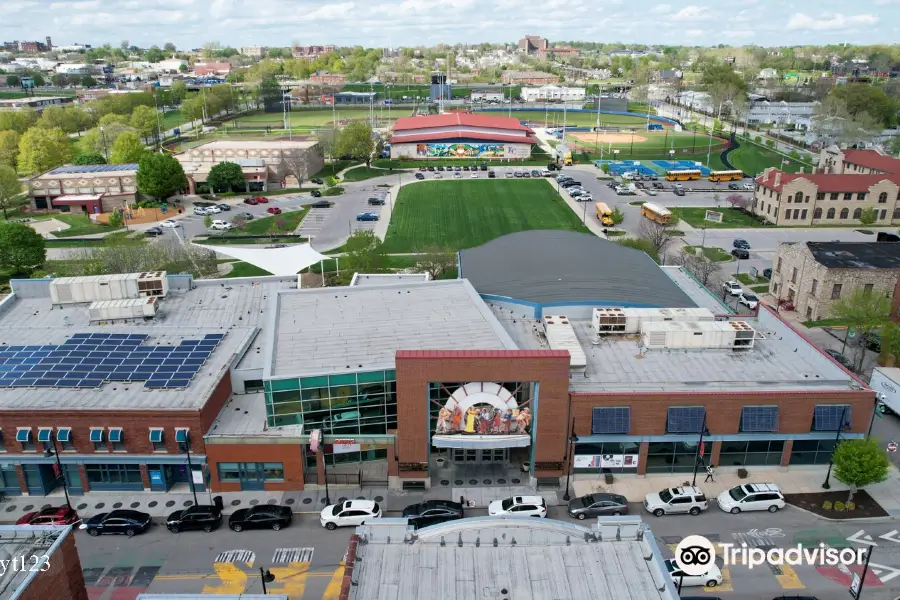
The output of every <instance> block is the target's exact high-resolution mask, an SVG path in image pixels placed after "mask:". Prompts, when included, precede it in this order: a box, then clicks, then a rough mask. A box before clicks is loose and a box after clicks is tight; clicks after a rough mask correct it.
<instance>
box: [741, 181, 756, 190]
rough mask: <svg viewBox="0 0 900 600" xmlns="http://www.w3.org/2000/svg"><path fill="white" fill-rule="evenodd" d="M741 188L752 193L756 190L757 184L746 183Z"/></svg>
mask: <svg viewBox="0 0 900 600" xmlns="http://www.w3.org/2000/svg"><path fill="white" fill-rule="evenodd" d="M741 187H742V188H744V189H745V190H747V191H750V192H752V191H753V190H755V189H756V184H755V183H745V184H743V185H742V186H741Z"/></svg>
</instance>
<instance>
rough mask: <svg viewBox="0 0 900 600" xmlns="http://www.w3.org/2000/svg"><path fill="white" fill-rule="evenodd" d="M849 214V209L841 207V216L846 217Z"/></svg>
mask: <svg viewBox="0 0 900 600" xmlns="http://www.w3.org/2000/svg"><path fill="white" fill-rule="evenodd" d="M849 215H850V209H848V208H842V209H841V218H842V219H846V218H847V217H848V216H849Z"/></svg>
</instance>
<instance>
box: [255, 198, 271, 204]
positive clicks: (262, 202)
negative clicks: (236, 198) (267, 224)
mask: <svg viewBox="0 0 900 600" xmlns="http://www.w3.org/2000/svg"><path fill="white" fill-rule="evenodd" d="M256 202H257V203H258V204H268V203H269V199H268V198H266V197H265V196H257V197H256Z"/></svg>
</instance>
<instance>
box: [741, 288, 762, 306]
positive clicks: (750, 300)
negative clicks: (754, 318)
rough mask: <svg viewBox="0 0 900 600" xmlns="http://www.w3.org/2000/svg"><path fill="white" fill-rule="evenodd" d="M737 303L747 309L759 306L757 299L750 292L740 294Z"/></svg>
mask: <svg viewBox="0 0 900 600" xmlns="http://www.w3.org/2000/svg"><path fill="white" fill-rule="evenodd" d="M738 302H740V303H741V304H743V305H744V306H746V307H747V308H750V309H754V308H756V307H757V306H759V298H757V297H756V296H755V295H753V294H751V293H750V292H743V291H742V292H741V297H740V298H739V299H738Z"/></svg>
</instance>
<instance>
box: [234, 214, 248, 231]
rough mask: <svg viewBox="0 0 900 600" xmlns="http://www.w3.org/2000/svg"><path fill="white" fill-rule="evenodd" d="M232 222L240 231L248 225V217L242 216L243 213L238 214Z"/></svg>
mask: <svg viewBox="0 0 900 600" xmlns="http://www.w3.org/2000/svg"><path fill="white" fill-rule="evenodd" d="M231 224H232V226H234V228H235V229H237V230H238V231H240V230H242V229H243V228H244V227H245V226H246V225H247V219H246V218H245V217H242V216H241V215H238V216H236V217H235V218H233V219H232V220H231Z"/></svg>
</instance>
